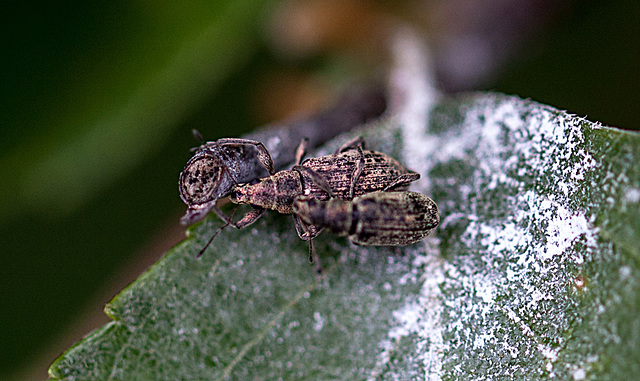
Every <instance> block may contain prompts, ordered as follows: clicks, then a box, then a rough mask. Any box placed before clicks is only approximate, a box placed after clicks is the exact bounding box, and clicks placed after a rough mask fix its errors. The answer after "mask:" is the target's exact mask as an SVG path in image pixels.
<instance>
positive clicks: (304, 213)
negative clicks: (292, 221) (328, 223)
mask: <svg viewBox="0 0 640 381" xmlns="http://www.w3.org/2000/svg"><path fill="white" fill-rule="evenodd" d="M293 213H294V214H296V215H297V216H298V217H300V219H301V220H302V221H303V222H304V223H306V224H308V225H314V224H318V223H321V221H323V220H324V203H323V202H322V201H318V200H316V199H314V198H311V197H308V196H298V197H296V198H295V199H294V200H293Z"/></svg>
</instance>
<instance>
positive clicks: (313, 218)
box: [293, 197, 353, 236]
mask: <svg viewBox="0 0 640 381" xmlns="http://www.w3.org/2000/svg"><path fill="white" fill-rule="evenodd" d="M293 211H294V213H296V214H297V215H298V217H300V219H302V221H304V222H305V223H307V224H309V225H317V226H323V227H326V228H328V229H330V230H332V231H333V232H334V233H336V234H338V235H341V236H346V235H348V234H349V232H350V230H351V227H352V221H353V207H352V205H351V203H350V202H348V201H344V200H340V199H331V200H328V201H319V200H316V199H314V198H312V197H298V198H296V200H295V201H294V203H293Z"/></svg>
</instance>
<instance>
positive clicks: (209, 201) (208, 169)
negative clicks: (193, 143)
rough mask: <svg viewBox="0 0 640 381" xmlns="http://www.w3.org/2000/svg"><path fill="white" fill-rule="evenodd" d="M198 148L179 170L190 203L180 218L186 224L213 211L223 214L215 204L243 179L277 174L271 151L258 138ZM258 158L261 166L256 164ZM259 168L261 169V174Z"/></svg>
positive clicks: (181, 186) (182, 194)
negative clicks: (180, 170) (181, 169)
mask: <svg viewBox="0 0 640 381" xmlns="http://www.w3.org/2000/svg"><path fill="white" fill-rule="evenodd" d="M193 132H194V135H195V136H196V138H198V139H199V140H201V141H203V139H202V137H201V136H200V134H199V133H198V132H197V131H195V130H194V131H193ZM252 147H253V148H255V149H252ZM196 149H197V152H196V154H195V155H194V156H193V157H192V158H191V159H189V161H188V162H187V165H186V166H185V167H184V170H183V171H182V172H181V173H180V180H179V189H180V198H181V199H182V201H184V203H185V204H187V205H188V206H189V208H188V210H187V213H186V214H185V215H184V216H183V217H182V219H181V222H182V224H183V225H190V224H193V223H194V222H197V221H199V220H201V219H203V218H204V217H205V216H206V215H207V214H208V213H209V212H210V211H214V212H216V214H218V215H219V216H221V217H222V216H224V213H223V212H222V211H221V210H220V209H219V208H218V207H217V206H216V202H217V200H218V199H220V198H223V197H226V196H227V195H228V194H229V192H230V191H231V190H232V189H233V187H235V186H236V185H237V184H238V183H239V182H242V181H243V180H246V181H249V180H251V179H253V178H255V177H258V176H261V175H273V174H274V173H275V171H274V169H273V159H272V158H271V155H270V154H269V151H267V148H266V147H265V146H264V144H262V143H261V142H258V141H255V140H250V139H235V138H224V139H219V140H217V141H215V142H206V143H203V144H202V145H201V146H200V147H197V148H196ZM256 151H257V154H256ZM256 157H257V159H258V160H259V161H260V163H261V166H260V165H258V166H256V164H255V159H256ZM256 167H258V168H262V170H261V171H262V173H261V172H260V171H258V170H256ZM265 170H266V173H264V171H265ZM222 218H223V219H224V217H222Z"/></svg>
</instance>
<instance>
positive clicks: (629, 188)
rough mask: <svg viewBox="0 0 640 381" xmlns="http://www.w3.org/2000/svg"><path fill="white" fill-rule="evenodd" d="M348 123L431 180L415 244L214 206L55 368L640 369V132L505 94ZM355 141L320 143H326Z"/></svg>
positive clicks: (543, 373)
mask: <svg viewBox="0 0 640 381" xmlns="http://www.w3.org/2000/svg"><path fill="white" fill-rule="evenodd" d="M428 115H429V117H428V120H429V122H428V123H427V124H425V125H423V126H421V127H420V128H415V126H413V127H410V126H408V125H407V123H404V122H403V119H401V118H400V119H399V118H396V117H394V116H391V117H390V118H388V119H387V120H385V121H383V122H380V123H378V124H376V125H372V126H367V127H365V128H363V129H362V130H360V131H356V132H354V134H362V135H364V137H365V139H366V140H367V145H368V147H369V148H371V149H374V150H378V151H382V152H386V153H389V154H391V155H393V156H395V157H397V158H398V159H400V160H401V161H403V162H404V163H405V164H407V165H408V167H409V168H411V169H413V170H416V171H418V172H420V173H421V175H422V178H421V180H420V181H418V182H417V183H415V184H414V186H413V187H412V190H415V191H421V192H423V193H426V194H428V195H430V196H431V197H432V198H433V199H434V200H435V201H436V203H437V204H438V206H439V208H440V212H441V224H440V227H439V228H438V229H437V230H436V232H435V233H434V234H432V236H430V237H429V238H427V239H426V240H424V241H423V242H421V243H418V244H415V245H411V246H407V247H394V248H376V247H357V246H355V245H353V244H350V243H349V242H348V241H346V240H345V239H343V238H337V237H335V236H333V235H331V234H329V233H327V232H325V233H323V234H322V235H321V236H320V237H319V238H318V239H317V241H316V249H317V250H318V251H319V252H320V255H321V258H322V261H323V266H324V268H325V269H326V273H325V280H324V281H322V282H317V281H316V278H315V276H314V267H313V265H310V264H309V263H308V261H307V247H306V244H305V243H304V242H302V241H300V240H299V239H298V238H297V236H296V233H295V229H294V227H293V223H292V220H291V217H289V216H280V215H276V214H275V213H268V216H267V217H265V218H263V219H262V220H261V221H260V222H258V223H256V224H255V225H253V226H252V227H250V228H247V229H244V230H239V231H235V230H227V231H224V232H223V233H221V234H220V235H219V236H218V237H216V239H215V241H214V243H213V244H212V245H211V247H210V248H209V249H208V250H207V251H206V252H205V254H204V256H203V257H202V258H201V259H200V260H198V259H196V258H195V256H196V253H197V252H198V250H199V249H200V248H201V247H202V245H203V244H204V242H206V240H207V239H208V238H209V237H210V235H211V234H212V233H213V232H214V231H215V230H216V229H217V228H218V227H219V226H220V225H221V223H220V221H218V220H216V219H215V218H214V217H212V216H210V217H209V218H208V219H207V220H205V222H203V223H202V224H200V225H198V226H197V227H196V228H194V229H193V230H191V231H190V235H191V236H192V237H191V238H189V239H187V240H186V241H184V242H183V243H182V244H180V245H178V246H177V247H175V248H174V249H173V250H171V251H170V252H168V253H167V254H166V255H165V256H164V257H163V258H162V259H161V260H160V261H159V262H157V263H156V264H155V265H154V266H153V267H151V268H150V269H149V270H148V271H147V272H145V273H144V274H143V275H141V276H140V278H139V279H138V280H137V281H136V282H134V283H133V284H131V285H130V286H129V287H127V288H126V289H125V290H123V291H122V292H121V293H120V294H119V295H118V296H116V297H115V298H114V299H113V300H112V301H111V302H110V303H109V304H108V305H107V307H106V311H107V313H108V314H109V316H111V317H112V318H113V321H112V322H111V323H109V324H107V325H106V326H105V327H103V328H101V329H99V330H97V331H95V332H93V333H91V334H90V335H89V336H87V337H86V338H85V339H84V340H83V341H81V342H80V343H78V344H77V345H76V346H74V347H72V348H71V349H69V350H68V351H67V352H66V353H65V354H63V355H62V356H61V357H60V358H59V359H58V360H56V362H55V363H54V364H53V365H52V367H51V368H50V375H51V377H52V379H102V380H107V379H112V380H115V379H118V380H120V379H122V380H125V379H127V380H128V379H139V380H140V379H159V378H163V379H223V378H231V379H277V378H283V379H364V378H369V379H410V378H413V377H416V378H423V379H434V380H435V379H497V378H500V377H511V378H513V379H523V380H524V379H543V378H544V379H546V378H549V377H559V378H560V379H576V380H581V379H628V378H632V377H635V375H636V374H638V372H640V365H639V363H638V361H637V359H638V358H640V350H639V345H640V344H639V343H640V319H638V316H639V312H640V311H639V310H640V303H639V302H640V298H639V297H638V295H640V294H639V293H638V291H639V285H638V279H639V278H638V277H639V259H640V252H639V249H638V243H639V242H640V237H639V235H640V228H639V226H640V206H639V205H640V204H639V201H640V173H639V172H640V170H639V167H638V165H637V161H638V160H639V159H640V136H639V135H638V134H635V133H628V132H624V131H620V130H616V129H611V128H606V127H602V126H600V125H598V124H596V123H592V122H589V121H587V120H585V119H582V118H578V117H575V116H572V115H568V114H566V113H564V112H561V111H558V110H555V109H553V108H551V107H548V106H544V105H540V104H538V103H535V102H532V101H526V100H521V99H519V98H515V97H508V96H504V95H499V94H487V93H479V94H470V95H464V96H460V97H457V98H446V99H441V100H440V101H438V103H437V104H436V106H435V108H434V109H433V110H431V112H430V113H429V114H428ZM348 138H349V137H345V136H341V137H339V138H338V139H336V140H334V141H333V142H331V143H330V144H328V145H327V146H326V147H324V148H323V150H321V152H320V153H326V152H331V151H332V150H333V149H335V147H337V146H338V145H339V144H340V143H342V142H344V141H345V139H348Z"/></svg>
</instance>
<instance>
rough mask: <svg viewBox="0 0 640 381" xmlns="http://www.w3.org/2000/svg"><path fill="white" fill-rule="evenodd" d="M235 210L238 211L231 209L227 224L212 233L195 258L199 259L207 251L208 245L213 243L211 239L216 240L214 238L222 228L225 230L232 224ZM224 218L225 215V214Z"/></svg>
mask: <svg viewBox="0 0 640 381" xmlns="http://www.w3.org/2000/svg"><path fill="white" fill-rule="evenodd" d="M236 209H238V208H237V207H236V208H234V209H233V212H232V213H231V217H228V220H227V222H226V223H225V224H224V225H222V226H220V227H219V228H218V230H216V232H215V233H213V235H211V238H209V241H208V242H207V244H206V245H204V247H203V248H202V249H200V251H199V252H198V255H196V258H200V257H201V256H202V254H204V251H205V250H207V247H209V245H210V244H211V242H213V239H214V238H216V236H217V235H218V233H220V232H221V231H222V230H223V229H224V228H226V227H227V226H229V225H233V223H232V222H231V220H232V219H233V215H234V214H235V212H236ZM218 210H219V209H218ZM220 213H222V211H220ZM225 217H226V214H225Z"/></svg>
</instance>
